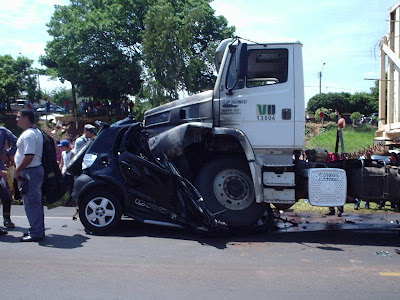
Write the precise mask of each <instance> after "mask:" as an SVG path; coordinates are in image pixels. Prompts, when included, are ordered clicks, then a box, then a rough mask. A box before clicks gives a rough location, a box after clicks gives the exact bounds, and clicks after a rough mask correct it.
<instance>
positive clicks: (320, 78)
mask: <svg viewBox="0 0 400 300" xmlns="http://www.w3.org/2000/svg"><path fill="white" fill-rule="evenodd" d="M324 66H325V63H323V64H322V68H321V72H319V74H318V75H319V76H318V77H319V93H320V94H321V86H322V85H321V84H322V71H323V70H324Z"/></svg>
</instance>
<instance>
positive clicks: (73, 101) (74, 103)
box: [71, 82, 79, 130]
mask: <svg viewBox="0 0 400 300" xmlns="http://www.w3.org/2000/svg"><path fill="white" fill-rule="evenodd" d="M71 87H72V91H71V92H72V109H73V114H74V116H75V126H76V129H77V130H78V125H79V124H78V110H77V107H76V91H75V84H74V83H73V82H71Z"/></svg>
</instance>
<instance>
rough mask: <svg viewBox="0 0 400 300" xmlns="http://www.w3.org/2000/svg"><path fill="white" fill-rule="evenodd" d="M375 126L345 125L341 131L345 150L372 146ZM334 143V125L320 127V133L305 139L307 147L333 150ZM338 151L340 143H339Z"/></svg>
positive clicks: (351, 150) (349, 150) (350, 150)
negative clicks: (356, 126) (355, 126)
mask: <svg viewBox="0 0 400 300" xmlns="http://www.w3.org/2000/svg"><path fill="white" fill-rule="evenodd" d="M375 130H376V128H374V127H372V126H360V127H359V128H353V127H351V126H348V127H346V128H345V129H344V130H343V131H342V135H343V144H344V149H345V152H347V153H350V152H354V151H356V150H360V149H363V148H368V147H369V146H372V144H373V140H374V137H375ZM335 145H336V126H329V125H328V126H325V127H322V128H321V130H320V133H319V134H317V135H315V136H314V137H311V138H310V140H308V141H307V147H308V148H311V149H312V148H322V149H326V150H328V152H334V151H335ZM339 152H340V145H339Z"/></svg>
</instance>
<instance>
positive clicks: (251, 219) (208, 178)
mask: <svg viewBox="0 0 400 300" xmlns="http://www.w3.org/2000/svg"><path fill="white" fill-rule="evenodd" d="M195 186H196V188H197V189H198V191H199V192H200V194H201V195H202V197H203V199H204V204H205V206H206V207H207V209H208V210H209V211H210V212H211V213H213V214H215V217H216V219H218V220H220V221H224V222H225V223H226V224H227V225H228V226H229V227H230V228H247V227H250V226H252V225H262V226H263V227H265V225H267V226H266V227H269V225H271V224H272V222H273V219H274V217H273V213H272V210H271V208H270V206H269V204H267V203H257V202H255V195H254V188H253V181H252V179H251V175H250V171H249V167H248V164H247V161H246V160H243V159H241V158H240V157H238V156H229V157H223V158H220V159H214V160H212V161H209V162H208V163H207V164H206V165H205V166H204V167H203V168H202V169H201V170H200V172H199V173H198V175H197V177H196V180H195Z"/></svg>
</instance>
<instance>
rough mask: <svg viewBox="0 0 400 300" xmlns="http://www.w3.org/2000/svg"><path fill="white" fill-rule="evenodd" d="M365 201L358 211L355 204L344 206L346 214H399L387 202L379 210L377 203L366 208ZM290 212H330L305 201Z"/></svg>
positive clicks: (372, 203) (300, 202) (295, 205)
mask: <svg viewBox="0 0 400 300" xmlns="http://www.w3.org/2000/svg"><path fill="white" fill-rule="evenodd" d="M364 203H365V202H364V201H362V203H361V205H360V208H359V209H358V210H355V209H354V203H347V204H345V205H344V212H345V213H346V212H348V213H359V214H374V213H381V214H395V213H398V211H396V210H395V209H392V208H390V204H389V202H388V201H387V202H386V206H385V207H384V208H383V209H379V208H378V204H377V203H375V202H370V203H369V206H370V208H369V209H366V208H364ZM288 211H293V212H314V213H321V214H324V213H326V212H327V211H328V208H327V207H320V206H312V205H311V204H309V203H306V202H304V201H303V200H299V201H298V202H297V203H295V204H294V205H293V206H292V207H291V208H290V209H289V210H288Z"/></svg>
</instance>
